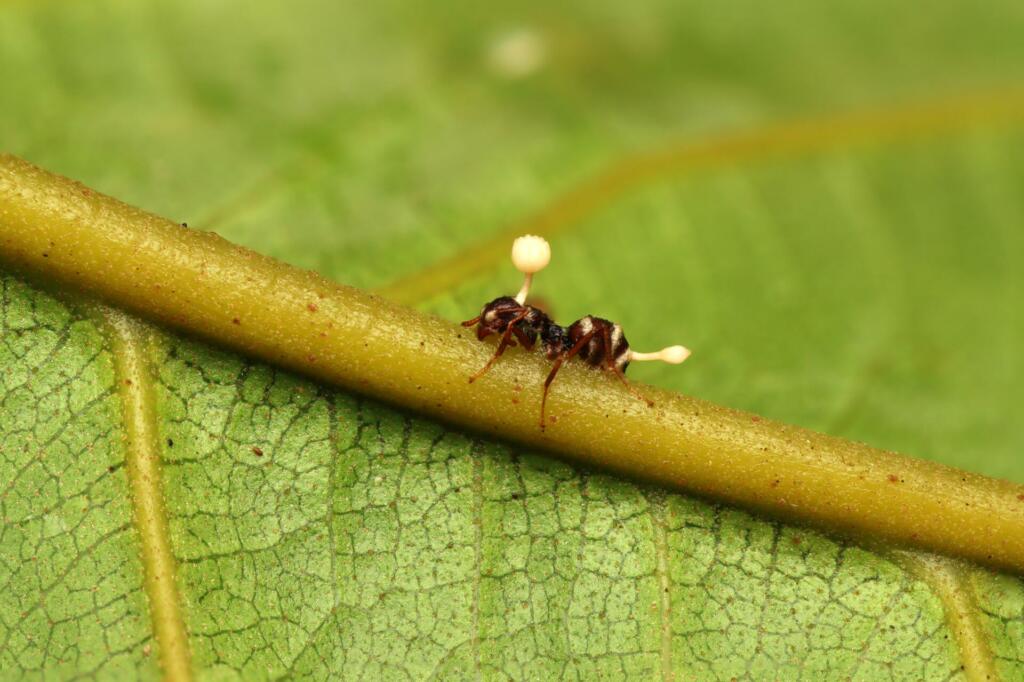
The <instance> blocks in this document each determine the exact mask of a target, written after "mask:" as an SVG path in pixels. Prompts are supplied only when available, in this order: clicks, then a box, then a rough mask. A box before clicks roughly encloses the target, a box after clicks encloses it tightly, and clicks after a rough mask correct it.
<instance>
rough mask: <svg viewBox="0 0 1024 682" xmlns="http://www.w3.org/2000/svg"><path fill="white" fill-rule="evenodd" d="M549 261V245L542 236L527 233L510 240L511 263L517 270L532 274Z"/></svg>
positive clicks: (544, 266)
mask: <svg viewBox="0 0 1024 682" xmlns="http://www.w3.org/2000/svg"><path fill="white" fill-rule="evenodd" d="M550 262H551V246H550V245H549V244H548V242H547V240H546V239H544V237H538V236H536V235H532V234H528V235H526V236H524V237H519V238H518V239H516V240H515V241H514V242H512V264H513V265H515V266H516V270H518V271H519V272H522V273H525V274H529V275H532V274H533V273H535V272H540V271H541V270H543V269H544V268H546V267H547V266H548V263H550Z"/></svg>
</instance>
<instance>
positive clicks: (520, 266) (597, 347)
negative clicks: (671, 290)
mask: <svg viewBox="0 0 1024 682" xmlns="http://www.w3.org/2000/svg"><path fill="white" fill-rule="evenodd" d="M550 261H551V247H550V246H549V245H548V243H547V241H545V240H544V239H543V238H542V237H536V236H533V235H526V236H524V237H520V238H518V239H516V240H515V241H514V242H513V243H512V263H513V264H514V265H515V266H516V269H517V270H519V271H520V272H522V273H523V275H524V280H523V286H522V288H521V289H520V290H519V293H518V294H516V295H515V296H499V297H498V298H496V299H494V300H493V301H491V302H490V303H488V304H486V305H485V306H484V307H483V309H482V310H481V311H480V314H479V315H477V316H476V317H474V318H473V319H471V320H466V321H465V322H463V323H462V326H463V327H472V326H474V325H476V337H477V339H479V340H481V341H482V340H484V339H486V338H487V337H488V336H490V335H492V334H500V335H501V338H500V340H499V341H498V347H497V349H496V350H495V351H494V355H492V356H491V359H490V360H488V361H487V364H486V365H484V366H483V368H481V369H480V371H478V372H477V373H476V374H474V375H473V376H471V377H469V382H470V383H473V382H474V381H476V380H477V379H479V378H480V377H482V376H483V375H484V374H486V373H487V372H488V371H489V370H490V369H491V367H493V366H494V363H495V362H497V361H498V358H500V357H501V355H502V353H504V352H505V349H506V348H508V347H509V346H515V345H516V341H518V342H519V344H520V345H521V346H522V347H523V348H525V349H526V350H533V347H534V346H535V345H536V343H537V339H540V343H541V349H542V350H543V351H544V354H545V355H546V356H547V358H548V359H549V360H552V361H553V363H554V364H553V365H552V367H551V372H550V373H548V376H547V379H545V380H544V391H543V394H542V397H541V402H540V428H541V429H542V430H543V429H544V428H545V421H544V414H545V408H546V406H547V401H548V390H549V389H550V387H551V382H553V381H554V380H555V376H556V375H557V374H558V370H559V369H561V367H562V364H563V363H564V362H566V361H567V360H570V359H572V358H573V357H575V356H579V358H580V359H581V360H582V361H583V362H585V363H586V364H587V365H589V366H590V367H593V368H595V369H599V370H604V371H610V372H613V373H614V374H615V375H616V376H617V377H618V378H619V379H621V380H622V383H623V385H625V387H626V388H627V389H628V390H629V392H630V393H632V394H633V395H634V396H636V397H637V398H639V399H640V400H643V401H644V402H646V403H647V404H648V405H649V406H653V405H654V403H653V402H651V401H650V400H649V399H648V398H646V397H644V396H643V395H642V394H641V393H640V392H639V391H637V390H636V389H635V388H633V386H631V385H630V383H629V381H628V380H627V379H626V368H627V367H628V366H629V363H630V362H634V361H636V362H640V361H646V360H661V361H662V362H667V363H669V364H673V365H678V364H679V363H680V362H682V361H683V360H685V359H686V358H688V357H689V356H690V351H689V350H687V349H686V348H684V347H683V346H669V347H668V348H663V349H662V350H660V351H657V352H655V353H638V352H636V351H633V350H630V348H629V342H628V341H626V336H625V334H623V333H622V326H621V325H619V324H618V323H615V322H611V321H609V320H606V319H604V318H600V317H594V316H593V315H587V316H586V317H583V318H580V319H579V320H576V321H575V322H573V323H572V324H571V325H569V326H568V327H562V326H560V325H558V324H555V322H554V321H553V320H552V319H551V318H550V317H549V316H548V315H547V313H545V312H544V311H543V310H541V309H540V308H535V307H534V306H532V305H527V303H526V298H527V296H528V295H529V293H530V286H531V284H532V283H533V276H534V275H535V274H536V273H538V272H540V271H541V270H543V269H544V268H545V267H547V265H548V263H549V262H550ZM513 337H515V340H513Z"/></svg>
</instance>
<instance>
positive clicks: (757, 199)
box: [0, 0, 1024, 677]
mask: <svg viewBox="0 0 1024 682" xmlns="http://www.w3.org/2000/svg"><path fill="white" fill-rule="evenodd" d="M1022 74H1024V5H1022V4H1021V3H1019V2H1005V1H1002V0H999V1H996V2H988V3H984V4H983V5H979V4H978V3H973V2H967V1H959V0H957V1H954V2H949V3H942V4H940V5H935V4H933V5H928V6H925V5H920V4H913V3H903V4H900V3H896V4H893V3H887V2H877V1H868V2H864V1H857V2H853V1H850V2H845V1H843V2H833V3H810V2H800V1H798V0H790V1H788V2H779V3H757V2H734V3H711V2H656V1H648V2H640V3H622V2H603V1H600V2H592V1H588V2H559V3H547V2H545V3H540V2H538V3H533V2H522V3H515V4H514V5H494V4H481V3H470V2H443V3H429V4H426V3H398V2H389V1H380V2H374V3H362V4H360V3H331V2H319V1H312V0H303V1H300V2H292V3H271V2H247V3H242V2H234V1H218V2H205V1H202V2H201V1H199V0H185V1H182V2H158V1H150V2H132V1H129V0H98V1H96V2H90V3H82V2H57V1H52V0H44V1H42V2H26V1H24V0H13V1H12V0H8V1H7V2H4V3H2V4H0V82H2V88H0V144H2V146H3V147H4V149H5V150H8V151H11V152H13V153H15V154H18V155H20V156H23V157H25V158H27V159H29V160H31V161H33V162H34V163H37V164H39V165H41V166H44V167H46V168H49V169H51V170H54V171H57V172H60V173H62V174H65V175H69V176H71V177H74V178H76V179H80V180H82V181H84V182H85V183H87V184H89V185H90V186H93V187H96V188H98V189H100V190H101V191H104V192H106V193H108V194H112V195H114V196H117V197H119V198H121V199H123V200H125V201H128V202H130V203H134V204H136V205H139V206H142V207H144V208H146V209H148V210H151V211H153V212H156V213H159V214H162V215H165V216H168V217H171V218H174V219H177V220H181V221H183V222H188V224H189V225H190V226H191V227H193V228H196V229H210V230H215V231H217V232H219V233H220V234H222V235H224V236H225V237H226V238H228V239H230V240H233V241H236V242H239V243H242V244H245V245H247V246H250V247H252V248H254V249H256V250H258V251H261V252H263V253H267V254H270V255H273V256H275V257H278V258H281V259H283V260H285V261H287V262H289V263H293V264H295V265H299V266H302V267H307V268H312V269H315V270H318V271H320V272H322V273H324V274H326V275H328V276H330V277H332V278H334V279H336V280H338V281H341V282H345V283H350V284H354V285H358V286H364V287H371V288H381V287H384V288H386V287H388V286H390V285H393V284H394V283H395V282H402V281H408V280H407V279H406V278H409V277H414V276H415V275H416V274H417V273H419V272H421V271H423V270H424V269H425V268H428V267H430V266H432V265H434V264H436V263H438V262H443V261H445V260H446V259H458V258H460V257H464V256H461V255H460V254H466V253H468V250H469V249H471V248H472V247H473V246H475V245H477V244H479V243H484V242H486V241H487V240H488V239H489V238H492V237H493V236H494V235H498V234H502V233H503V232H504V231H505V230H508V229H509V228H510V226H513V225H516V224H518V223H520V222H522V221H524V220H526V219H528V217H529V216H531V215H536V214H538V213H541V214H543V212H544V211H545V207H546V206H549V205H550V204H551V203H552V202H555V201H557V200H558V198H559V197H561V196H563V195H564V193H566V192H570V191H572V190H573V188H575V187H578V186H580V184H581V183H585V182H586V181H587V180H588V179H590V178H593V177H595V176H596V175H598V174H600V173H602V172H605V171H607V170H608V169H612V170H614V169H616V168H618V167H620V165H621V164H623V163H624V160H626V161H628V160H629V159H631V158H633V155H634V154H636V153H640V152H654V153H657V152H658V151H659V150H664V149H670V148H675V147H677V146H679V145H685V144H699V143H702V142H707V141H714V140H720V139H728V136H730V135H733V134H737V133H743V132H747V131H755V132H756V131H770V130H772V129H774V128H773V127H774V126H778V125H780V124H781V125H785V124H789V123H793V122H797V121H802V120H808V119H813V120H818V121H830V120H833V121H836V125H837V132H836V138H835V140H834V141H833V142H832V143H831V144H829V145H827V146H826V147H825V148H823V149H822V150H820V151H817V152H814V153H799V154H798V153H793V154H787V153H779V154H772V155H765V154H757V153H752V154H749V155H747V156H745V157H744V158H736V159H731V160H725V161H723V163H721V164H718V165H716V166H715V167H714V168H708V169H706V170H703V169H697V170H695V171H693V172H688V173H676V172H666V173H663V174H659V175H657V176H656V177H654V178H652V179H651V180H650V181H649V182H643V183H640V184H639V185H638V186H636V187H633V188H631V189H630V190H629V191H626V192H622V193H621V194H619V195H616V196H615V197H613V198H611V199H610V200H609V201H608V203H607V204H606V205H604V206H602V207H601V208H600V209H599V210H596V211H594V212H593V213H591V214H589V215H587V216H584V217H583V218H582V219H581V220H579V221H575V222H573V223H572V224H566V225H562V224H558V226H557V227H558V229H557V231H556V233H555V234H554V236H553V240H552V241H553V250H554V261H553V264H552V266H551V268H549V270H547V271H545V272H544V273H543V274H542V275H541V276H540V277H539V279H538V288H537V293H538V295H539V296H541V297H542V298H543V299H544V300H545V302H546V303H547V304H548V305H549V306H550V308H551V310H552V311H553V313H554V314H555V315H556V316H557V317H558V318H559V319H560V320H563V321H565V322H569V321H571V320H572V319H575V318H576V317H579V316H581V315H583V314H586V313H594V314H598V315H602V316H605V317H609V318H611V319H615V320H618V321H620V322H621V323H623V325H624V326H625V329H626V332H627V334H628V336H629V338H630V340H631V342H632V344H633V345H634V347H638V348H648V347H650V348H653V347H660V346H662V345H666V344H668V343H675V342H680V343H684V344H686V345H688V346H690V347H692V348H693V349H694V350H695V355H694V357H693V358H692V359H691V360H690V361H689V362H688V363H687V365H684V366H683V367H680V368H659V367H637V368H636V369H635V370H633V371H632V372H631V374H632V375H633V376H635V377H636V378H638V379H640V380H643V381H648V382H652V383H656V384H660V385H663V386H667V387H671V388H675V389H678V390H681V391H684V392H687V393H691V394H694V395H698V396H700V397H703V398H708V399H711V400H714V401H717V402H722V403H725V404H728V405H731V406H735V407H739V408H744V409H750V410H754V411H757V412H760V413H763V414H766V415H768V416H771V417H775V418H778V419H782V420H785V421H790V422H794V423H798V424H801V425H805V426H809V427H812V428H817V429H821V430H825V431H828V432H831V433H834V434H836V435H841V436H846V437H851V438H856V439H860V440H865V441H868V442H870V443H872V444H874V445H877V446H881V447H887V448H894V449H899V450H902V451H906V452H909V453H912V454H914V455H917V456H922V457H929V458H933V459H936V460H939V461H943V462H946V463H949V464H953V465H956V466H960V467H964V468H968V469H971V470H974V471H978V472H982V473H986V474H989V475H994V476H1000V477H1005V478H1010V479H1013V480H1016V481H1018V482H1024V465H1022V464H1021V461H1022V460H1021V457H1020V453H1021V451H1022V449H1024V420H1022V419H1021V405H1022V404H1024V401H1022V399H1024V387H1022V386H1024V382H1022V381H1021V379H1022V377H1024V366H1022V361H1021V357H1020V356H1021V353H1020V349H1021V347H1022V345H1024V343H1022V342H1024V315H1022V312H1021V310H1022V302H1024V273H1022V269H1021V264H1022V256H1024V232H1022V230H1021V226H1022V220H1024V198H1022V196H1021V190H1020V188H1021V187H1024V156H1022V154H1021V153H1020V150H1021V149H1022V145H1021V143H1022V142H1024V135H1022V126H1021V125H1020V119H1019V118H1017V119H1016V120H1014V119H1013V118H1012V117H1011V118H1009V119H1007V118H1006V117H1000V118H999V119H998V120H996V119H995V118H993V117H987V116H978V117H975V118H972V119H970V120H966V121H965V122H964V124H963V125H961V126H957V127H955V128H954V129H951V130H945V131H943V132H941V133H937V134H934V135H928V136H916V135H915V136H912V137H908V138H907V139H898V138H897V139H894V138H892V137H891V136H889V137H885V138H884V139H878V140H874V141H873V140H870V139H869V140H865V139H861V138H858V137H856V136H844V134H843V133H842V130H841V126H840V125H839V122H840V121H841V120H842V119H843V117H844V116H846V115H848V114H849V113H851V112H858V111H865V110H870V111H879V112H885V111H892V112H897V111H902V110H903V109H904V108H906V107H912V108H914V109H915V110H916V111H919V112H921V113H920V115H921V116H922V119H925V118H927V116H928V113H927V112H929V111H930V107H931V108H934V109H938V108H939V107H941V106H943V105H942V104H940V103H943V102H947V103H948V102H955V103H960V104H964V105H969V104H970V103H971V102H972V101H984V102H1000V101H1005V102H1014V101H1016V102H1020V98H1021V92H1022V87H1024V82H1022V78H1021V75H1022ZM1018 111H1019V109H1018ZM767 134H770V132H769V133H767ZM517 285H518V281H517V278H516V276H515V273H514V271H513V270H512V269H511V267H510V266H509V265H508V264H507V263H506V262H505V261H504V260H500V259H499V260H495V261H494V262H493V264H492V265H490V266H488V267H485V268H482V270H481V274H480V275H478V276H473V277H471V278H469V279H466V280H464V281H458V282H456V283H455V284H454V286H445V287H440V288H438V289H436V290H433V289H424V290H421V291H420V290H417V291H411V292H409V291H407V292H406V293H407V294H408V295H409V296H410V298H412V299H415V300H416V301H417V304H418V305H419V306H421V307H422V308H424V309H427V310H431V311H434V312H438V313H439V314H442V315H444V316H445V317H448V318H449V319H453V320H460V319H463V318H466V317H471V316H472V315H473V314H475V311H476V310H477V309H478V308H479V305H480V304H481V303H482V302H483V301H485V300H489V299H491V298H493V297H495V296H497V295H499V294H501V293H507V292H509V291H512V290H514V289H515V288H516V286H517ZM188 352H191V351H188ZM188 352H186V351H182V353H183V354H185V355H188ZM174 357H176V356H175V355H174V354H173V353H172V357H171V359H172V360H173V359H174ZM206 362H210V360H209V359H207V360H197V361H196V364H197V365H202V364H204V363H206ZM225 362H226V361H225ZM172 364H173V362H172ZM186 364H188V363H186ZM496 457H499V459H498V460H496V461H498V462H503V461H504V460H502V459H501V457H500V456H497V455H496ZM500 466H504V464H501V465H500ZM516 466H518V464H516ZM560 476H568V474H561V473H559V474H557V475H555V479H557V480H561V479H559V477H560ZM609 485H612V484H609ZM613 487H614V486H613ZM680 504H682V502H680ZM695 504H696V503H695ZM623 505H625V506H623ZM172 506H173V505H172ZM628 506H629V505H628V504H626V503H625V502H621V501H619V502H615V503H613V504H611V509H613V510H616V513H618V512H622V513H623V514H625V516H626V517H627V518H629V513H627V512H624V511H623V510H624V509H626V508H627V507H628ZM670 506H671V505H670ZM694 513H695V514H696V513H697V512H694ZM717 513H718V512H716V514H717ZM700 514H703V512H700V513H699V514H698V516H699V515H700ZM716 518H717V517H716ZM743 523H746V522H743ZM750 523H754V522H753V521H751V522H750ZM741 525H742V524H741ZM716 532H718V530H717V526H716ZM786 532H789V531H786ZM741 535H742V533H741ZM745 541H746V540H744V542H745ZM822 542H825V541H824V540H822ZM772 551H774V550H772ZM627 555H628V553H627ZM1014 584H1015V585H1016V583H1014ZM1013 589H1018V588H1017V587H1014V588H1013ZM613 639H614V637H613ZM1010 639H1012V640H1013V641H1014V642H1019V638H1017V639H1014V638H1010ZM1007 641H1010V640H1007ZM1014 646H1018V645H1017V644H1006V646H1005V647H1004V649H1007V650H1010V649H1013V647H1014ZM396 655H397V656H398V657H399V658H401V655H398V654H396ZM1014 655H1019V654H1009V653H1008V654H1006V656H1007V657H1008V658H1007V660H1010V659H1011V658H1012V657H1013V656H1014ZM424 665H426V664H425V663H424ZM428 667H429V666H428ZM409 669H411V670H419V668H416V667H415V666H413V667H412V668H407V670H409ZM526 670H528V668H527V669H526ZM745 670H746V673H745V674H748V675H754V676H756V675H755V674H754V673H752V672H751V669H750V668H747V669H745ZM1013 670H1019V668H1014V669H1013ZM563 672H565V670H563ZM727 672H728V671H727ZM577 673H578V671H577ZM506 674H512V675H513V676H514V674H513V673H508V670H507V669H506ZM722 674H723V675H725V674H726V673H725V672H723V673H722ZM729 674H731V673H729ZM584 676H586V675H584ZM869 677H870V676H869Z"/></svg>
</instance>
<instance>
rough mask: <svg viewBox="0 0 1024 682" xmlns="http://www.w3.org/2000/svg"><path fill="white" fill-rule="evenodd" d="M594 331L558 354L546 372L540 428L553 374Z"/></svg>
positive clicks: (589, 338) (542, 425)
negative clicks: (549, 369)
mask: <svg viewBox="0 0 1024 682" xmlns="http://www.w3.org/2000/svg"><path fill="white" fill-rule="evenodd" d="M594 334H595V332H589V333H587V334H584V335H583V337H582V338H581V339H580V340H579V341H577V342H576V345H575V346H573V347H572V348H571V349H569V350H568V351H567V352H565V353H563V354H562V355H559V356H558V359H557V360H555V364H554V365H553V366H552V367H551V371H550V372H549V373H548V378H547V379H545V380H544V393H543V394H542V395H541V398H540V430H541V431H543V430H544V410H545V408H546V407H547V404H548V389H549V388H550V387H551V382H552V381H554V380H555V375H556V374H558V370H559V369H561V367H562V363H563V362H565V361H566V360H568V359H570V358H571V357H572V356H574V355H576V354H577V353H579V352H580V350H581V349H582V348H583V346H585V345H587V344H588V343H590V340H591V339H592V338H594Z"/></svg>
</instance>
